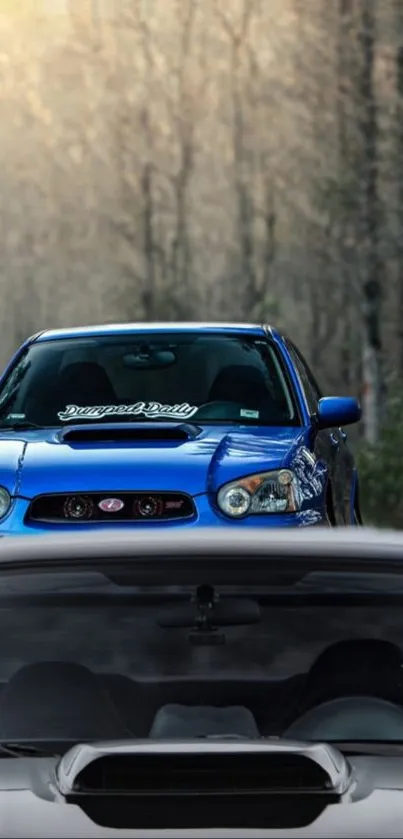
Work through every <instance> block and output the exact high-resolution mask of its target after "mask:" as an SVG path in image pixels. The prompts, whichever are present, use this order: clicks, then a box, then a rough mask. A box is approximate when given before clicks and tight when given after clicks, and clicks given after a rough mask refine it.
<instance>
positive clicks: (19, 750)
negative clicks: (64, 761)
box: [0, 742, 60, 757]
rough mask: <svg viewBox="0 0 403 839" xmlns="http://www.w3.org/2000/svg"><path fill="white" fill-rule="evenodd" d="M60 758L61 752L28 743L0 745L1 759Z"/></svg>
mask: <svg viewBox="0 0 403 839" xmlns="http://www.w3.org/2000/svg"><path fill="white" fill-rule="evenodd" d="M2 755H7V756H8V757H59V756H60V752H55V751H54V750H47V749H41V748H39V747H38V746H31V745H29V744H26V743H11V742H10V743H0V757H1V756H2Z"/></svg>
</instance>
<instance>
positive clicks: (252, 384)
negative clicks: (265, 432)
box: [209, 364, 284, 421]
mask: <svg viewBox="0 0 403 839" xmlns="http://www.w3.org/2000/svg"><path fill="white" fill-rule="evenodd" d="M269 387H270V386H269V384H268V382H267V380H266V378H265V376H264V374H263V372H262V371H261V370H259V368H258V367H255V366H254V365H252V364H251V365H246V364H232V365H229V366H228V367H223V369H222V370H220V372H219V373H218V374H217V376H216V377H215V379H214V381H213V383H212V385H211V387H210V392H209V402H227V401H228V402H236V403H238V404H241V405H244V406H245V408H249V409H251V410H256V411H259V414H261V415H262V416H263V417H264V418H266V417H267V418H270V419H274V420H276V419H278V420H279V421H284V416H283V413H282V411H281V409H280V407H279V405H278V404H277V403H276V401H275V400H274V398H273V395H272V394H271V392H270V389H269Z"/></svg>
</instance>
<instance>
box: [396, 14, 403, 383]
mask: <svg viewBox="0 0 403 839" xmlns="http://www.w3.org/2000/svg"><path fill="white" fill-rule="evenodd" d="M396 28H397V30H398V36H399V42H400V43H399V44H398V47H397V51H396V59H395V60H396V88H397V90H396V92H397V107H396V111H397V113H396V126H397V128H396V130H397V136H396V146H397V148H396V151H397V155H396V157H397V160H398V166H399V172H398V178H397V189H398V196H397V202H398V224H399V233H398V245H397V247H398V275H397V308H398V325H397V340H398V369H399V373H400V376H402V375H403V4H402V1H401V0H397V2H396Z"/></svg>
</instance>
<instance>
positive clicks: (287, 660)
mask: <svg viewBox="0 0 403 839" xmlns="http://www.w3.org/2000/svg"><path fill="white" fill-rule="evenodd" d="M149 561H150V563H151V562H152V566H153V572H152V573H153V579H154V583H153V585H151V584H150V572H149V571H146V572H144V567H145V566H146V567H148V563H144V561H143V562H142V566H141V567H142V571H141V575H140V576H139V575H138V570H137V569H138V567H139V563H138V562H137V561H136V559H131V560H130V563H129V562H128V561H123V560H119V559H118V558H114V559H113V561H112V560H111V561H110V562H109V563H105V561H104V560H103V561H102V562H99V563H95V565H94V561H92V565H91V566H90V565H89V564H88V565H86V566H82V567H81V570H77V564H75V570H71V569H70V570H68V568H67V567H63V566H62V565H61V564H60V567H58V568H57V570H56V569H53V570H49V565H48V566H47V568H46V571H45V569H44V568H42V569H41V568H40V566H38V565H37V566H36V569H35V570H33V571H32V572H31V571H30V572H28V571H27V567H26V566H25V567H24V568H21V570H17V568H16V567H14V569H13V571H12V572H11V570H10V568H11V566H9V569H8V570H6V569H5V567H4V564H3V567H2V570H1V572H0V637H1V639H2V643H1V649H0V742H1V744H3V755H7V754H8V752H7V751H6V748H8V749H9V750H10V752H11V754H14V753H17V751H18V748H20V749H22V746H23V745H24V744H25V746H27V745H29V746H30V748H31V750H32V754H34V747H35V748H38V749H44V748H47V749H49V751H55V752H56V753H61V752H63V751H65V750H67V748H68V747H71V745H72V744H73V743H77V742H83V741H87V742H88V741H96V740H122V739H123V740H127V739H137V738H151V739H154V740H155V739H171V740H172V739H173V740H178V739H181V738H194V737H202V738H203V737H204V738H206V737H207V738H208V737H217V736H228V737H233V738H234V737H235V738H262V737H263V738H267V737H272V736H274V737H282V738H288V739H297V740H303V741H307V740H308V741H309V740H311V741H319V740H320V741H327V742H329V741H331V742H333V743H337V744H339V745H340V744H341V743H343V744H344V748H345V744H346V743H348V742H354V743H357V741H364V742H365V743H368V742H369V743H375V742H377V743H378V744H379V743H380V742H382V743H388V742H389V743H393V744H399V743H400V744H403V687H402V667H403V652H402V651H403V617H402V615H403V575H397V574H396V573H393V574H392V573H391V574H389V573H388V571H387V569H386V568H383V569H381V570H380V571H378V573H371V574H364V573H361V572H360V573H359V574H357V573H355V571H354V562H353V561H352V568H351V571H350V570H346V571H343V572H341V571H340V570H339V571H337V573H336V572H335V571H332V560H331V559H327V560H326V562H327V570H326V571H325V572H320V573H318V572H315V571H312V570H310V562H309V560H308V559H307V560H305V559H300V560H298V562H297V563H293V562H292V561H289V560H287V565H285V563H284V562H282V563H281V571H279V562H278V561H277V562H275V561H274V560H271V561H270V560H267V558H265V557H263V558H262V560H261V573H259V577H256V574H255V572H254V570H253V569H252V572H251V571H250V562H248V559H247V558H245V559H244V565H243V567H244V568H245V578H244V580H242V579H240V578H239V573H238V576H237V578H236V582H237V585H236V586H235V585H233V584H232V583H231V563H232V560H226V564H225V567H224V566H222V562H223V561H222V560H221V559H220V558H219V557H218V558H217V559H214V569H215V572H214V574H215V582H212V583H208V581H205V582H204V583H203V584H202V585H200V564H199V565H198V570H195V580H194V582H192V581H191V578H192V559H191V557H189V561H188V562H186V563H182V565H181V568H182V569H183V574H186V583H184V582H183V580H184V579H185V578H184V576H183V575H182V574H181V573H180V572H179V571H178V567H179V566H178V564H175V562H174V561H173V564H172V567H171V565H170V562H169V560H168V561H167V560H166V559H165V560H164V561H163V562H162V561H159V560H158V558H155V557H152V558H149ZM248 566H249V570H248ZM209 567H210V568H211V567H212V565H211V564H210V566H209ZM221 568H223V571H222V574H221ZM239 568H240V566H239V564H238V565H237V569H238V572H239ZM253 568H255V566H253ZM311 568H312V565H311ZM189 569H190V570H189ZM145 573H147V574H148V575H149V576H148V580H147V579H145V578H144V574H145ZM210 573H212V572H210ZM168 574H170V577H171V579H170V582H169V584H167V583H164V579H167V575H168ZM220 574H221V579H224V576H225V575H226V574H228V583H226V584H218V583H217V582H216V581H217V579H218V577H219V576H220ZM252 577H256V582H255V583H254V582H253V579H252ZM25 751H26V750H25ZM22 753H24V749H22ZM29 754H30V751H29V750H28V755H29Z"/></svg>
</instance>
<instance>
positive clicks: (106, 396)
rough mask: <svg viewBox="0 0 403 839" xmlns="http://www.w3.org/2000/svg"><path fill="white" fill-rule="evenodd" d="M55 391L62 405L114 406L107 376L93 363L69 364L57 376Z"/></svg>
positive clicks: (113, 395)
mask: <svg viewBox="0 0 403 839" xmlns="http://www.w3.org/2000/svg"><path fill="white" fill-rule="evenodd" d="M57 391H58V395H59V398H60V399H61V400H62V401H63V403H64V405H67V404H69V405H114V404H115V403H116V394H115V391H114V389H113V387H112V384H111V381H110V379H109V376H108V374H107V373H106V372H105V370H104V368H103V367H101V365H100V364H97V363H96V362H94V361H77V362H75V363H74V364H69V365H67V367H65V368H64V370H62V371H61V373H60V374H59V376H58V379H57Z"/></svg>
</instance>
